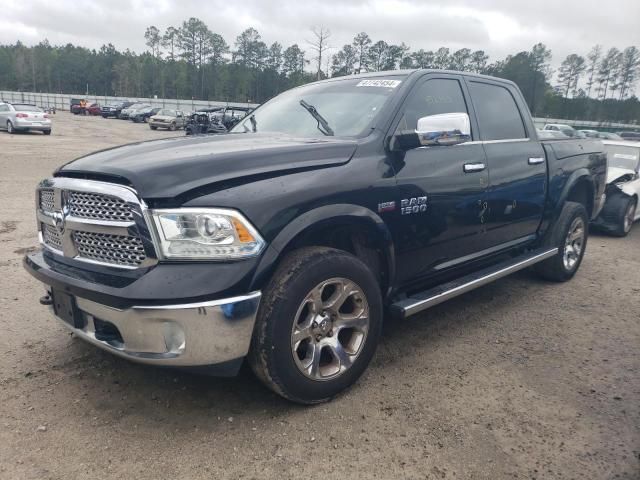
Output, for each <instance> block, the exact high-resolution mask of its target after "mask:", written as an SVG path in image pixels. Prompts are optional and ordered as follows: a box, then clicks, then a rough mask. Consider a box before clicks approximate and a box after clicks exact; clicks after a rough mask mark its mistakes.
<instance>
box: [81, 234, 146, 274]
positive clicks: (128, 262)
mask: <svg viewBox="0 0 640 480" xmlns="http://www.w3.org/2000/svg"><path fill="white" fill-rule="evenodd" d="M72 238H73V242H74V244H75V247H76V249H77V251H78V256H79V257H81V258H85V259H88V260H93V261H96V262H101V263H108V264H112V265H118V266H124V267H137V266H139V265H140V264H141V263H142V262H144V260H145V259H146V254H145V251H144V247H143V245H142V241H141V240H140V239H139V238H138V237H128V236H124V235H111V234H105V233H92V232H73V234H72Z"/></svg>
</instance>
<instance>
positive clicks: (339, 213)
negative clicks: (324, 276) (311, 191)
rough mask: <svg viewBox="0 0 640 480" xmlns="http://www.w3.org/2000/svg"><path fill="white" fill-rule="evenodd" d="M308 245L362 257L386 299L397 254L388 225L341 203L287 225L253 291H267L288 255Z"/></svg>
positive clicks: (271, 248) (263, 262)
mask: <svg viewBox="0 0 640 480" xmlns="http://www.w3.org/2000/svg"><path fill="white" fill-rule="evenodd" d="M308 246H325V247H326V246H328V247H333V248H338V249H340V250H344V251H347V252H349V253H352V254H353V255H355V256H356V257H358V258H360V259H361V260H362V261H364V262H365V263H366V264H367V265H368V266H370V267H371V270H372V271H373V273H374V275H376V277H377V278H378V281H379V283H380V291H381V292H382V293H383V296H385V295H386V293H387V292H388V291H389V288H390V287H391V285H393V279H394V277H395V268H396V266H395V255H394V248H393V240H392V237H391V232H390V231H389V229H388V227H387V225H386V224H385V223H384V221H383V220H382V219H381V218H380V216H379V215H377V214H376V213H375V212H373V211H371V210H369V209H368V208H365V207H362V206H359V205H352V204H337V205H327V206H323V207H318V208H315V209H313V210H310V211H308V212H305V213H304V214H302V215H300V216H298V217H296V218H295V219H294V220H293V221H292V222H290V223H289V224H288V225H286V226H285V227H284V228H283V229H282V230H281V231H280V233H279V234H278V235H277V236H276V237H275V238H274V239H273V241H272V242H271V243H270V245H269V248H268V249H267V251H266V252H265V254H264V255H263V257H262V259H261V261H260V262H259V264H258V267H257V269H256V272H255V274H254V277H253V279H252V282H251V283H252V285H251V288H253V289H261V288H263V287H264V286H265V284H266V282H268V281H269V278H271V275H272V274H273V272H274V271H275V269H276V267H277V265H278V264H279V263H280V262H281V260H282V258H284V256H285V255H287V254H288V253H289V252H291V251H293V250H296V249H297V248H301V247H308Z"/></svg>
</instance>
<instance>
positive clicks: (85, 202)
mask: <svg viewBox="0 0 640 480" xmlns="http://www.w3.org/2000/svg"><path fill="white" fill-rule="evenodd" d="M67 205H68V206H69V213H70V214H71V215H73V216H74V217H79V218H89V219H92V220H110V221H116V222H130V221H132V220H133V212H132V211H131V208H130V207H129V205H128V204H127V202H125V201H124V200H121V199H120V198H117V197H112V196H110V195H102V194H99V193H89V192H76V191H70V192H69V196H68V199H67Z"/></svg>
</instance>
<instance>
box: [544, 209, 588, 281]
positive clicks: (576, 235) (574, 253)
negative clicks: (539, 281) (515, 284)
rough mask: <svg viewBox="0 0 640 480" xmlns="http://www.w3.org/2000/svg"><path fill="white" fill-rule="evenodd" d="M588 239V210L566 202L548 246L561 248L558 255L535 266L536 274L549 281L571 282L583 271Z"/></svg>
mask: <svg viewBox="0 0 640 480" xmlns="http://www.w3.org/2000/svg"><path fill="white" fill-rule="evenodd" d="M588 236H589V216H588V214H587V210H586V208H584V205H582V204H580V203H576V202H566V203H565V204H564V207H563V208H562V212H561V214H560V217H559V218H558V221H557V222H556V225H555V228H554V230H553V232H552V234H551V237H550V238H549V242H548V246H550V247H558V253H557V254H556V255H554V256H553V257H551V258H549V259H547V260H545V261H543V262H540V263H538V264H537V265H535V266H534V267H533V268H534V271H535V272H536V273H537V274H538V275H540V276H541V277H542V278H544V279H546V280H551V281H554V282H566V281H567V280H570V279H571V278H573V276H574V275H575V274H576V272H577V271H578V268H580V264H581V263H582V259H583V258H584V253H585V250H586V248H587V238H588Z"/></svg>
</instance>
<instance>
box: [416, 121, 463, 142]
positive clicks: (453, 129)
mask: <svg viewBox="0 0 640 480" xmlns="http://www.w3.org/2000/svg"><path fill="white" fill-rule="evenodd" d="M416 134H417V135H418V141H419V142H420V144H421V145H423V146H432V145H458V144H460V143H465V142H468V141H470V140H471V123H470V121H469V115H467V114H466V113H442V114H439V115H429V116H428V117H422V118H420V119H418V127H417V128H416Z"/></svg>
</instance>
